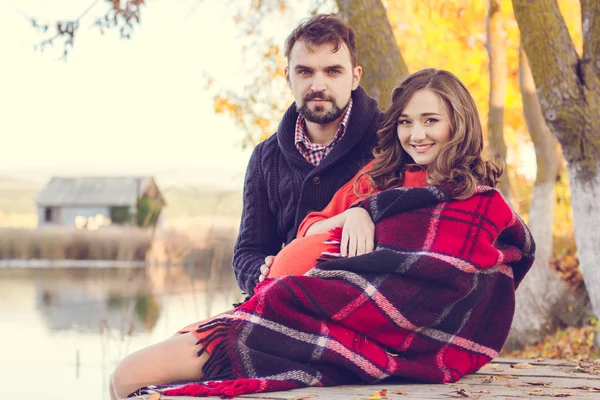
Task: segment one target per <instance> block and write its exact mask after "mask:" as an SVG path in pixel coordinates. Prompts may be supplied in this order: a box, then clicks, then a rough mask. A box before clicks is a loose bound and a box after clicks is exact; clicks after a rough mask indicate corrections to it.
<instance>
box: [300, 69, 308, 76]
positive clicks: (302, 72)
mask: <svg viewBox="0 0 600 400" xmlns="http://www.w3.org/2000/svg"><path fill="white" fill-rule="evenodd" d="M298 73H299V74H300V75H310V71H309V70H307V69H303V70H301V71H299V72H298Z"/></svg>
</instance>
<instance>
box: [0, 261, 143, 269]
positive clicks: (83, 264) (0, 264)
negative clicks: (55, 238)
mask: <svg viewBox="0 0 600 400" xmlns="http://www.w3.org/2000/svg"><path fill="white" fill-rule="evenodd" d="M149 265H150V263H149V262H148V261H122V260H20V259H10V260H0V268H17V269H21V268H33V269H35V268H43V269H46V268H48V269H50V268H102V269H105V268H143V267H147V266H149Z"/></svg>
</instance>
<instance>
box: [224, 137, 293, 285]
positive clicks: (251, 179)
mask: <svg viewBox="0 0 600 400" xmlns="http://www.w3.org/2000/svg"><path fill="white" fill-rule="evenodd" d="M261 150H262V146H261V145H260V144H259V145H258V146H257V147H256V148H255V149H254V152H253V153H252V157H250V162H249V163H248V169H247V170H246V178H245V183H244V206H243V210H242V221H241V223H240V232H239V235H238V238H237V242H236V244H235V248H234V250H233V271H234V273H235V278H236V280H237V283H238V285H239V287H240V288H241V289H242V290H243V291H245V292H246V293H247V294H249V295H251V294H253V293H254V287H255V286H256V285H257V284H258V280H259V277H260V267H261V265H262V264H264V263H265V257H266V256H270V255H275V254H277V252H279V250H281V245H282V243H283V241H282V239H281V238H280V237H279V236H278V234H277V220H276V218H275V216H274V215H273V213H272V212H271V209H270V207H269V198H268V191H267V186H266V184H265V181H264V177H263V173H262V169H261V162H260V161H261Z"/></svg>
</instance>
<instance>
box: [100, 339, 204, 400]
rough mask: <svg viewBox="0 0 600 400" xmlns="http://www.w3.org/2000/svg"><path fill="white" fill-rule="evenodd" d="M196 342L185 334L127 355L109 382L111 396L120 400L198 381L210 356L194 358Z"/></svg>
mask: <svg viewBox="0 0 600 400" xmlns="http://www.w3.org/2000/svg"><path fill="white" fill-rule="evenodd" d="M197 341H198V339H197V338H196V336H195V335H194V334H193V333H184V334H182V335H177V336H173V337H170V338H169V339H167V340H165V341H163V342H160V343H157V344H154V345H152V346H149V347H146V348H144V349H141V350H139V351H136V352H135V353H132V354H130V355H128V356H127V357H125V358H124V359H123V360H121V362H120V363H119V365H117V368H115V371H114V372H113V374H112V376H111V378H110V393H111V396H116V397H115V398H116V399H119V398H124V397H126V396H127V395H128V394H130V393H132V392H134V391H135V390H137V389H139V388H140V387H142V386H147V385H160V384H166V383H171V382H177V381H186V380H195V379H200V378H201V377H202V366H203V365H204V363H205V362H206V361H207V360H208V357H209V356H208V354H206V353H204V354H202V355H201V356H200V357H198V356H197V353H198V350H200V346H199V345H196V342H197ZM112 400H115V399H112Z"/></svg>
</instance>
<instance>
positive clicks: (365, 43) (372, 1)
mask: <svg viewBox="0 0 600 400" xmlns="http://www.w3.org/2000/svg"><path fill="white" fill-rule="evenodd" d="M336 3H337V5H338V9H339V10H340V15H341V17H342V18H344V19H345V20H346V21H347V22H348V24H349V25H350V26H351V27H352V28H353V29H354V31H355V32H356V36H357V41H358V53H359V60H358V64H359V65H361V66H362V67H363V76H362V78H361V80H360V82H361V83H360V84H361V86H362V87H363V89H365V91H366V92H367V93H368V94H369V96H371V97H373V98H375V99H376V100H377V102H378V104H379V108H381V109H382V110H385V109H387V107H389V105H390V101H391V95H392V89H394V87H395V86H396V85H397V84H398V83H400V81H401V80H402V78H404V77H405V76H406V75H408V68H407V67H406V64H405V63H404V59H403V58H402V55H401V54H400V50H399V49H398V45H397V44H396V39H395V38H394V32H393V31H392V26H391V25H390V21H389V19H388V17H387V13H386V10H385V7H384V5H383V3H382V1H381V0H336Z"/></svg>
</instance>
